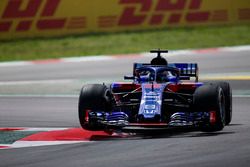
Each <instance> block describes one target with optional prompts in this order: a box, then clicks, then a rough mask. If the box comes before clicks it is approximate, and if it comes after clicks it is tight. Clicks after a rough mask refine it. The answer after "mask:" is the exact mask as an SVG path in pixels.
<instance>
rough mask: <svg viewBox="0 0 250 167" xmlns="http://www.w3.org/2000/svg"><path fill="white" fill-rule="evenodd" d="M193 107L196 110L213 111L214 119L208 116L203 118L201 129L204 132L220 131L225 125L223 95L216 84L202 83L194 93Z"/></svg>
mask: <svg viewBox="0 0 250 167" xmlns="http://www.w3.org/2000/svg"><path fill="white" fill-rule="evenodd" d="M194 107H195V109H196V111H198V112H207V113H210V114H211V113H215V121H214V122H211V120H210V117H209V119H208V120H204V123H202V125H201V130H202V131H205V132H213V131H220V130H222V129H223V128H224V126H225V96H224V93H223V90H222V88H221V87H220V86H218V85H214V84H211V85H203V86H201V87H199V88H197V89H196V91H195V93H194Z"/></svg>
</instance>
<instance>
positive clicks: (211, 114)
mask: <svg viewBox="0 0 250 167" xmlns="http://www.w3.org/2000/svg"><path fill="white" fill-rule="evenodd" d="M210 123H211V124H215V123H216V111H211V112H210Z"/></svg>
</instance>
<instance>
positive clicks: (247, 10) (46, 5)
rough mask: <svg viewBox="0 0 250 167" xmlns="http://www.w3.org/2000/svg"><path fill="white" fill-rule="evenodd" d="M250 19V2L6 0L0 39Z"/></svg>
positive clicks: (3, 0) (0, 15)
mask: <svg viewBox="0 0 250 167" xmlns="http://www.w3.org/2000/svg"><path fill="white" fill-rule="evenodd" d="M238 23H250V0H1V1H0V39H13V38H25V37H46V36H61V35H67V34H82V33H90V32H116V31H129V30H145V29H155V28H168V27H183V26H201V25H219V24H238Z"/></svg>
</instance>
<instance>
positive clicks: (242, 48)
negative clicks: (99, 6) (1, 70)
mask: <svg viewBox="0 0 250 167" xmlns="http://www.w3.org/2000/svg"><path fill="white" fill-rule="evenodd" d="M239 51H250V45H243V46H230V47H218V48H205V49H185V50H170V51H169V54H168V55H166V57H169V56H176V55H194V54H203V53H211V52H215V53H216V52H239ZM128 55H131V54H128ZM132 55H137V56H143V57H149V56H150V57H152V54H150V53H138V54H132ZM128 57H133V56H128ZM117 58H121V59H123V58H127V57H126V54H124V56H121V55H119V56H115V55H99V56H79V57H69V58H59V59H51V60H53V61H50V60H47V61H46V60H41V61H39V60H38V61H14V62H1V63H0V67H8V66H25V65H37V64H47V63H76V62H88V61H105V60H115V59H117ZM55 60H56V61H55Z"/></svg>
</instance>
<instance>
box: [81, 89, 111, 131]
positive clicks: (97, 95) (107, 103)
mask: <svg viewBox="0 0 250 167" xmlns="http://www.w3.org/2000/svg"><path fill="white" fill-rule="evenodd" d="M110 97H111V93H110V90H109V89H108V88H107V87H106V86H105V85H101V84H89V85H85V86H83V88H82V90H81V92H80V96H79V103H78V115H79V120H80V124H81V127H82V128H84V129H87V130H101V128H102V127H101V126H100V125H98V123H97V122H96V121H95V120H91V119H89V113H90V112H91V113H94V112H95V111H103V112H108V111H110V110H111V100H110Z"/></svg>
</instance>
